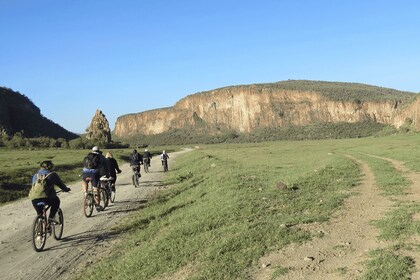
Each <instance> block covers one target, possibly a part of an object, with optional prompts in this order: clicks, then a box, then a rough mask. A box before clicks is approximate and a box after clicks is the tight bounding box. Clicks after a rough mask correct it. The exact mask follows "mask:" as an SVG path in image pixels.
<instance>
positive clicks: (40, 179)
mask: <svg viewBox="0 0 420 280" xmlns="http://www.w3.org/2000/svg"><path fill="white" fill-rule="evenodd" d="M52 173H53V172H51V173H48V174H39V173H38V174H36V181H35V183H33V184H32V188H31V190H30V191H29V198H30V199H31V200H34V199H38V198H47V197H48V195H47V180H46V179H47V177H48V176H49V175H50V174H52Z"/></svg>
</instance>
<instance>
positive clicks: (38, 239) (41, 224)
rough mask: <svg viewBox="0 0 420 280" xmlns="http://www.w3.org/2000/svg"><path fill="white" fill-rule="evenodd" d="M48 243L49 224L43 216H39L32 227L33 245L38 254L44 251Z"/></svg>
mask: <svg viewBox="0 0 420 280" xmlns="http://www.w3.org/2000/svg"><path fill="white" fill-rule="evenodd" d="M46 241H47V222H46V220H45V218H44V217H43V216H37V217H36V218H35V220H34V224H33V227H32V245H33V247H34V249H35V251H37V252H41V251H42V250H43V249H44V246H45V243H46Z"/></svg>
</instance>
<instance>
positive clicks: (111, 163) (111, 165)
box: [105, 152, 121, 191]
mask: <svg viewBox="0 0 420 280" xmlns="http://www.w3.org/2000/svg"><path fill="white" fill-rule="evenodd" d="M105 159H106V165H107V167H108V172H109V174H108V176H109V177H112V178H113V179H112V180H110V181H111V183H112V188H113V191H115V182H117V173H118V174H120V173H121V169H120V168H119V166H118V162H117V161H116V160H115V158H114V157H113V155H112V153H111V152H108V153H106V156H105ZM115 171H117V172H115Z"/></svg>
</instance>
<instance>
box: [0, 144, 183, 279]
mask: <svg viewBox="0 0 420 280" xmlns="http://www.w3.org/2000/svg"><path fill="white" fill-rule="evenodd" d="M180 153H183V151H181V152H176V153H171V154H170V156H171V158H170V161H169V170H171V166H173V164H174V162H175V159H176V157H177V155H179V154H180ZM151 165H152V166H151V168H150V173H144V171H142V177H141V184H140V188H134V187H133V186H132V183H131V175H132V173H131V169H130V167H129V165H128V164H123V165H121V166H120V168H121V169H122V171H123V172H122V173H121V174H119V175H118V181H117V196H116V201H115V203H111V204H110V206H108V208H106V209H105V211H103V212H99V213H98V212H96V210H95V211H94V213H93V216H92V217H90V218H86V217H85V216H84V215H83V212H82V197H83V196H82V195H83V194H82V191H81V184H80V181H77V182H74V183H72V184H68V186H69V187H70V188H71V189H72V192H71V193H60V194H59V196H60V199H61V208H62V209H63V212H64V219H65V227H64V234H63V239H62V240H60V241H56V240H54V238H53V237H52V236H50V237H49V238H48V239H47V243H46V245H45V250H44V251H43V252H40V253H36V252H35V251H34V250H33V248H32V244H31V242H32V241H31V240H32V239H31V230H32V222H33V220H34V217H35V210H34V209H33V207H32V204H31V202H30V201H29V199H24V200H21V201H18V202H15V203H11V204H8V205H4V206H2V207H0V209H1V211H0V221H1V222H0V267H1V269H0V279H8V280H11V279H31V280H36V279H67V278H69V277H70V275H71V274H72V273H74V272H76V271H79V270H80V269H83V267H85V266H86V265H89V264H90V263H91V262H92V260H94V259H95V258H96V255H97V254H100V253H103V252H106V249H107V248H109V247H110V246H112V244H114V243H115V242H116V241H117V237H118V236H112V235H110V234H109V232H108V231H107V230H106V229H107V228H109V227H110V226H113V225H115V224H117V223H118V222H119V221H120V219H121V218H122V217H124V216H126V215H127V214H129V213H130V212H132V211H135V210H138V209H140V208H142V207H144V206H145V203H146V202H147V198H148V197H149V195H150V194H151V193H152V192H154V191H156V190H158V189H160V188H162V180H163V178H164V175H165V173H163V172H162V166H161V164H160V159H159V158H158V156H155V157H154V158H153V159H152V163H151Z"/></svg>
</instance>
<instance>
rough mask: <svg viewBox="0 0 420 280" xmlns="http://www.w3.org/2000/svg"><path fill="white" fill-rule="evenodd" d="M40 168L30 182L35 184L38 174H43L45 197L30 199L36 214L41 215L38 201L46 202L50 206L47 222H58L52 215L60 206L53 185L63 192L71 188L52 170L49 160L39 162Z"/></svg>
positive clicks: (52, 166) (52, 165)
mask: <svg viewBox="0 0 420 280" xmlns="http://www.w3.org/2000/svg"><path fill="white" fill-rule="evenodd" d="M40 167H41V168H40V169H39V170H38V172H37V173H36V174H35V175H34V176H33V177H32V184H35V182H36V180H37V179H38V176H45V177H44V178H45V193H46V195H47V198H34V199H32V205H33V207H34V208H35V211H36V213H37V214H38V215H42V208H41V207H39V206H38V203H39V202H45V203H46V204H48V205H50V206H51V210H50V213H49V217H48V222H49V223H51V222H52V223H56V224H58V223H59V222H57V221H55V220H54V216H55V214H56V213H57V211H58V208H60V199H59V198H58V196H57V194H56V192H55V189H54V185H55V186H58V187H59V188H60V189H62V190H63V192H69V191H71V189H70V188H69V187H67V186H66V185H65V184H64V183H63V181H62V180H61V178H60V176H58V174H57V173H55V172H54V164H53V163H52V161H51V160H44V161H43V162H41V164H40Z"/></svg>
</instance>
